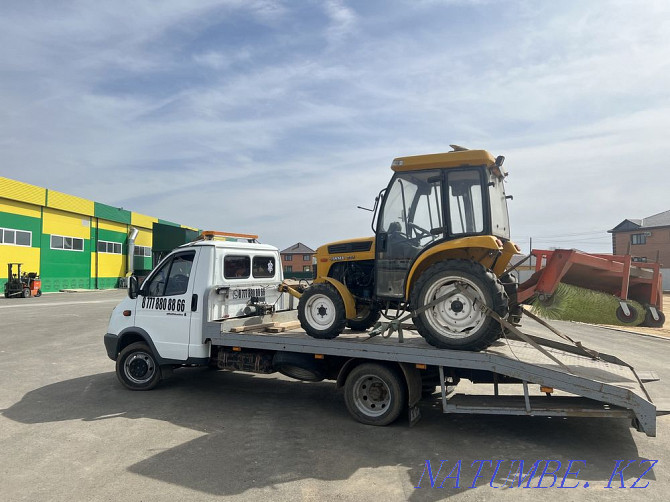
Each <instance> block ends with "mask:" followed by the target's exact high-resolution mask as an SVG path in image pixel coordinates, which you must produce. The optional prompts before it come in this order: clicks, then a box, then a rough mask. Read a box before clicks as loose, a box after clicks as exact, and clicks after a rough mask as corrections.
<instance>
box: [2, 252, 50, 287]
mask: <svg viewBox="0 0 670 502" xmlns="http://www.w3.org/2000/svg"><path fill="white" fill-rule="evenodd" d="M8 263H21V264H22V265H21V272H36V273H38V274H39V273H40V248H29V247H23V246H3V245H0V279H6V278H7V264H8Z"/></svg>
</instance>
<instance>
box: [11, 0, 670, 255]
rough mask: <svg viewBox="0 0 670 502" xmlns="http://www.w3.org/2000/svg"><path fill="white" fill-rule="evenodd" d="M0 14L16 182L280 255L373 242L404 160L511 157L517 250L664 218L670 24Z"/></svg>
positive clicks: (149, 7)
mask: <svg viewBox="0 0 670 502" xmlns="http://www.w3.org/2000/svg"><path fill="white" fill-rule="evenodd" d="M484 4H485V5H484ZM366 8H367V9H369V10H366ZM2 10H3V11H4V12H2V13H1V14H2V15H0V43H2V45H3V47H4V48H5V51H4V52H3V59H2V61H0V71H2V72H3V79H2V80H1V81H0V109H1V110H2V114H3V118H4V120H3V121H0V138H1V139H0V144H2V150H1V151H0V161H1V163H0V171H1V172H2V175H3V176H8V177H10V178H16V179H20V180H22V181H27V182H30V183H35V184H39V185H42V186H47V187H49V188H53V189H56V190H61V191H65V192H69V193H73V194H75V195H79V196H83V197H88V198H92V199H95V200H99V201H100V202H105V203H108V204H112V205H117V204H118V205H121V204H123V205H125V206H127V208H128V209H133V210H136V211H139V212H142V213H145V214H154V215H156V216H159V217H161V218H165V219H169V220H173V221H180V222H183V223H185V224H188V225H191V226H201V227H210V228H215V229H223V230H225V229H233V230H238V231H252V232H259V233H260V234H261V235H267V236H268V238H265V237H264V240H266V241H267V242H276V243H277V244H278V245H281V246H288V245H289V244H291V243H292V242H293V241H298V240H300V241H303V242H305V243H307V244H309V245H310V246H313V247H314V246H317V245H319V243H320V242H322V241H326V240H331V239H336V238H345V237H347V236H349V235H352V236H359V235H365V234H367V233H369V232H370V229H369V221H368V220H369V214H368V213H365V212H362V211H360V210H356V209H355V206H356V205H369V204H371V203H372V199H373V197H374V195H376V193H377V192H378V190H379V188H381V187H382V186H384V185H385V184H386V182H387V180H388V178H389V176H390V170H389V169H388V165H389V163H390V161H391V159H392V158H393V157H396V156H399V155H409V154H418V153H428V152H434V151H444V150H446V149H447V148H448V146H447V145H448V144H449V143H458V144H464V145H465V146H470V147H475V148H487V149H489V150H491V151H493V152H494V154H504V155H506V156H507V159H508V161H507V162H508V165H509V167H510V173H511V174H510V179H509V191H510V193H513V194H514V195H515V199H514V201H512V202H511V213H512V216H513V219H512V228H513V233H514V234H515V235H518V236H520V237H522V238H523V239H525V238H527V237H530V236H533V235H535V236H539V235H544V236H555V235H568V234H573V233H580V229H585V230H584V231H591V230H592V229H603V230H606V229H608V228H612V227H613V226H614V225H616V224H617V223H618V222H619V221H620V220H622V219H624V218H627V217H643V216H648V215H650V214H653V213H657V212H660V211H663V210H666V209H668V207H665V206H664V204H667V203H666V202H665V201H666V197H665V192H664V187H665V186H667V184H668V181H670V180H669V179H668V176H667V175H666V170H665V169H663V167H662V166H663V165H664V162H665V158H666V157H667V154H668V153H669V152H668V147H667V146H666V145H665V143H666V138H665V131H667V130H670V127H669V126H670V119H669V117H670V103H669V102H668V98H667V97H666V94H667V92H666V89H667V88H668V87H669V86H670V68H669V66H670V64H669V63H668V61H670V57H669V56H670V41H669V40H668V39H667V36H666V34H667V33H668V31H670V30H669V29H670V25H669V24H668V21H667V20H668V19H670V16H669V15H668V14H670V5H669V4H667V2H660V1H659V2H648V3H645V8H644V9H642V8H640V7H639V5H638V4H637V3H633V2H608V3H607V5H604V4H602V3H584V2H574V1H566V2H558V3H556V2H551V3H550V2H545V3H526V2H513V1H509V2H502V3H500V2H489V3H487V2H480V1H466V0H462V1H437V0H431V1H422V2H411V3H405V2H384V8H383V9H373V7H368V6H367V4H357V3H345V2H343V1H335V0H333V1H328V2H325V3H305V4H301V5H300V6H296V5H295V4H293V3H291V2H279V1H276V2H274V1H268V0H257V1H243V0H234V1H214V0H212V1H205V2H197V3H193V2H190V1H187V0H183V1H177V0H173V1H169V2H161V3H160V4H155V3H153V2H135V1H134V2H130V1H124V2H113V3H108V4H93V3H88V2H79V3H72V4H69V6H67V7H58V8H56V7H54V6H53V4H52V3H50V2H47V3H44V4H43V5H41V6H39V8H38V7H36V6H35V4H32V3H24V4H17V5H16V6H14V7H12V8H9V7H7V6H3V7H2ZM110 173H111V174H110ZM73 179H74V180H77V181H76V182H75V183H73V181H72V180H73ZM101 180H104V181H103V182H101ZM296 200H298V201H300V204H299V205H298V207H300V211H299V213H297V214H296V211H295V207H296V204H295V201H296ZM250 201H254V203H253V204H251V205H250V204H249V203H250ZM129 204H132V207H131V206H129ZM250 207H251V208H253V209H249V208H250ZM296 222H298V224H296ZM229 225H232V226H234V227H235V228H229ZM247 225H248V226H249V227H253V228H248V229H247V228H245V226H247ZM270 237H271V238H270ZM275 240H276V241H275ZM594 241H595V239H594ZM583 242H586V243H587V244H588V240H587V239H586V238H584V240H583ZM595 245H596V246H601V247H600V248H599V249H598V250H600V251H607V249H608V247H607V235H605V239H604V240H603V241H602V242H600V241H596V244H595ZM602 246H604V247H602Z"/></svg>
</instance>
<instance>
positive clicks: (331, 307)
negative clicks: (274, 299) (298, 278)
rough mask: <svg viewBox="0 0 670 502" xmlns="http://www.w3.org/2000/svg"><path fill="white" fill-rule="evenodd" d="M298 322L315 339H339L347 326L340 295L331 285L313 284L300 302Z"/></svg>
mask: <svg viewBox="0 0 670 502" xmlns="http://www.w3.org/2000/svg"><path fill="white" fill-rule="evenodd" d="M298 320H299V321H300V326H302V329H304V330H305V332H306V333H307V334H308V335H309V336H311V337H313V338H326V339H330V338H335V337H337V335H339V334H340V333H342V331H344V328H345V327H346V325H347V318H346V314H345V309H344V301H343V300H342V297H341V296H340V293H338V291H337V290H336V289H335V288H334V287H333V286H331V285H330V284H325V283H319V284H312V285H311V286H310V287H309V288H307V290H306V291H305V292H304V293H303V294H302V296H301V297H300V301H299V302H298Z"/></svg>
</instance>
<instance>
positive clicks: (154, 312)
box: [135, 250, 197, 361]
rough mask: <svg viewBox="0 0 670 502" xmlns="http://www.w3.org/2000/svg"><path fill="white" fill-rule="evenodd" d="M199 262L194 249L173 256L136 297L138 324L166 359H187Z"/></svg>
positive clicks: (151, 277) (153, 273)
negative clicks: (192, 302)
mask: <svg viewBox="0 0 670 502" xmlns="http://www.w3.org/2000/svg"><path fill="white" fill-rule="evenodd" d="M196 262H197V254H196V251H195V250H185V251H180V252H177V253H175V254H173V255H171V256H170V257H169V258H168V259H167V260H165V261H164V262H163V263H162V264H161V265H159V266H158V267H157V268H156V270H154V271H153V272H152V273H151V275H150V276H149V277H148V278H147V280H146V281H145V282H144V284H143V285H142V288H141V289H140V292H139V296H138V298H137V307H136V309H135V311H136V313H135V325H136V326H137V327H139V328H142V329H143V330H144V331H146V332H147V333H148V334H149V336H150V337H151V339H152V341H153V342H154V345H155V346H156V350H157V351H158V354H159V355H160V356H161V357H162V358H164V359H175V360H178V361H185V360H186V359H188V348H189V336H190V324H191V295H192V293H193V283H194V279H195V269H196Z"/></svg>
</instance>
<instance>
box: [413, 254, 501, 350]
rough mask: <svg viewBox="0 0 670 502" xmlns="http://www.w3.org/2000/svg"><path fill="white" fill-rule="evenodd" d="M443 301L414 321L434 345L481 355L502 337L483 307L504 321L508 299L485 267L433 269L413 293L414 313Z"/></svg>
mask: <svg viewBox="0 0 670 502" xmlns="http://www.w3.org/2000/svg"><path fill="white" fill-rule="evenodd" d="M459 288H460V289H459ZM440 298H445V300H444V301H441V302H438V303H437V304H436V305H433V306H431V307H428V308H427V309H425V310H423V311H422V312H420V313H419V314H418V315H417V317H415V318H414V324H415V325H416V328H417V330H418V331H419V333H420V334H421V336H423V337H424V338H425V339H426V341H427V342H428V343H430V344H431V345H433V346H435V347H439V348H442V349H458V350H471V351H479V350H483V349H485V348H486V347H488V346H489V345H491V344H492V343H493V342H494V341H495V340H496V339H497V338H498V337H499V336H500V333H501V327H500V324H499V323H498V322H497V321H496V320H495V319H493V318H492V317H491V316H489V315H487V314H486V312H485V311H484V310H483V309H482V308H481V307H482V305H485V306H487V307H488V308H490V309H491V310H493V311H494V312H496V313H497V314H498V315H499V316H500V317H503V318H504V317H506V316H507V314H508V308H509V307H508V298H507V294H506V293H505V289H504V287H503V285H502V283H501V282H500V281H499V280H498V279H497V278H496V276H495V275H494V274H493V272H491V271H489V270H486V269H485V268H484V266H483V265H481V264H479V263H477V262H471V261H467V260H448V261H445V262H440V263H436V264H435V265H433V266H431V267H429V268H428V269H427V270H426V271H425V272H424V273H423V274H422V275H421V277H420V278H419V280H418V281H417V282H416V284H415V285H414V287H413V289H412V297H411V299H410V303H411V305H412V310H417V309H420V308H421V307H424V306H427V305H430V304H431V303H433V302H435V301H436V300H438V299H440Z"/></svg>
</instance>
